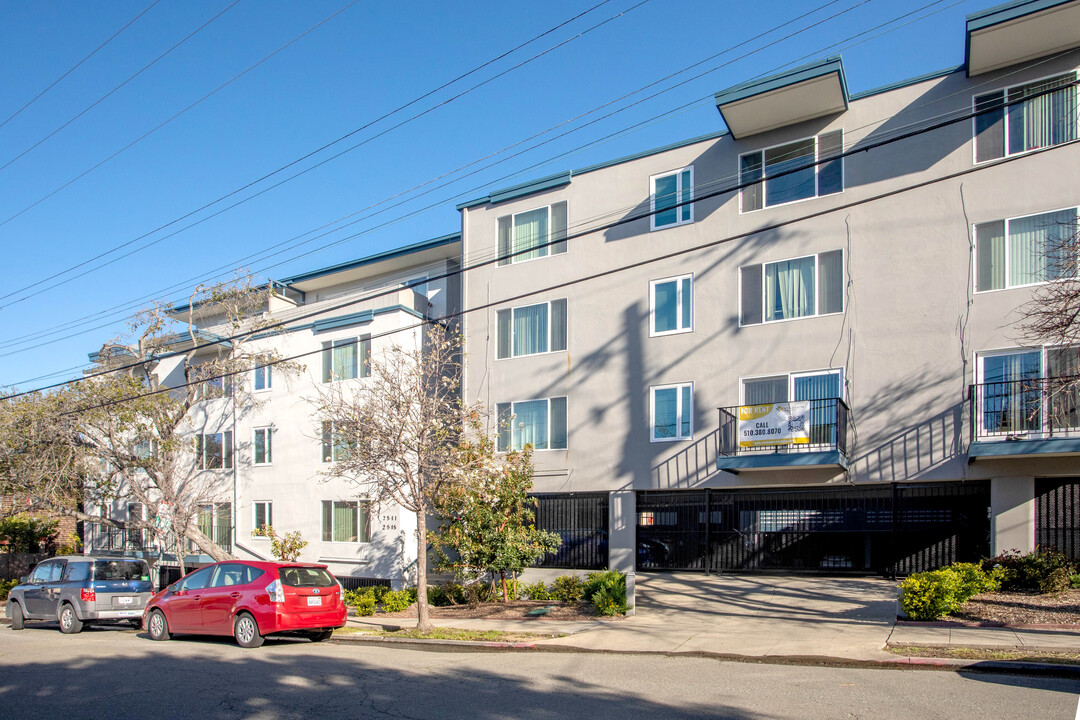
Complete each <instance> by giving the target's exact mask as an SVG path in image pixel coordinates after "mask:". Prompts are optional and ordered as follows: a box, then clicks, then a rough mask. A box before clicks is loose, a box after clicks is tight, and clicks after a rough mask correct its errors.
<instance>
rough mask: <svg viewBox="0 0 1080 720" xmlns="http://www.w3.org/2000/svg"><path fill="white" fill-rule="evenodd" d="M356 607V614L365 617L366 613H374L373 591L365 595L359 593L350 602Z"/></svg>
mask: <svg viewBox="0 0 1080 720" xmlns="http://www.w3.org/2000/svg"><path fill="white" fill-rule="evenodd" d="M352 606H353V607H354V608H356V614H357V615H359V616H361V617H367V616H368V615H374V614H375V593H369V594H367V595H361V596H360V597H359V598H357V600H356V602H355V603H353V604H352Z"/></svg>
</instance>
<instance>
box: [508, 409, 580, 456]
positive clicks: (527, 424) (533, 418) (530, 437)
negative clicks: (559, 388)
mask: <svg viewBox="0 0 1080 720" xmlns="http://www.w3.org/2000/svg"><path fill="white" fill-rule="evenodd" d="M496 414H497V416H498V419H499V444H498V449H499V451H500V452H505V451H506V450H509V449H511V448H513V449H514V450H522V449H524V447H525V446H526V445H532V447H533V450H565V449H566V398H564V397H557V398H547V399H544V400H526V401H524V402H513V403H498V404H497V405H496Z"/></svg>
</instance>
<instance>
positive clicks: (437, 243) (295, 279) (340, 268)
mask: <svg viewBox="0 0 1080 720" xmlns="http://www.w3.org/2000/svg"><path fill="white" fill-rule="evenodd" d="M456 242H461V233H459V232H458V233H451V234H449V235H443V236H442V237H437V238H433V239H431V240H424V241H423V242H418V243H413V244H412V245H403V246H401V247H397V248H394V249H392V250H387V251H385V252H381V253H376V254H375V255H368V256H367V257H362V258H359V259H357V260H349V261H348V262H343V263H339V264H337V265H330V266H329V267H324V268H319V269H318V270H312V271H311V272H306V273H302V274H300V275H293V276H292V277H288V278H283V279H281V280H277V281H276V283H277V284H278V285H284V286H289V285H293V284H294V283H299V282H305V281H307V280H314V279H316V278H320V277H324V276H326V275H333V274H334V273H339V272H344V271H345V270H353V269H355V268H358V267H364V266H365V265H374V264H375V263H378V262H383V261H385V260H393V259H394V258H399V257H404V256H405V255H412V254H413V253H418V252H423V251H425V250H432V249H434V248H438V247H443V246H445V245H452V244H453V243H456Z"/></svg>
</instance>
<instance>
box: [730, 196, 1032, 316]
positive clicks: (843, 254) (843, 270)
mask: <svg viewBox="0 0 1080 720" xmlns="http://www.w3.org/2000/svg"><path fill="white" fill-rule="evenodd" d="M1036 214H1038V213H1036ZM838 250H839V251H840V276H841V278H842V279H843V278H845V277H847V251H846V250H844V249H843V248H838ZM831 252H836V250H823V251H822V252H818V253H810V254H809V255H798V256H796V257H786V258H780V259H779V260H768V261H765V260H763V261H761V262H760V263H757V264H758V265H760V266H761V322H759V323H750V324H744V323H743V321H742V318H743V312H742V298H743V292H742V267H740V268H739V269H738V273H739V287H738V291H739V327H756V326H758V325H772V324H774V323H785V322H792V321H798V320H808V319H810V318H816V317H829V316H830V315H843V314H844V311H846V310H847V293H846V292H842V293H841V301H840V309H839V310H837V311H836V312H830V313H823V312H821V297H820V295H819V289H820V287H821V256H822V255H825V254H828V253H831ZM808 257H812V258H814V314H813V315H800V316H799V317H791V318H780V319H779V320H769V319H768V313H767V312H766V308H765V292H766V288H765V278H766V273H765V268H766V266H768V265H776V264H777V263H782V262H791V261H792V260H804V259H806V258H808Z"/></svg>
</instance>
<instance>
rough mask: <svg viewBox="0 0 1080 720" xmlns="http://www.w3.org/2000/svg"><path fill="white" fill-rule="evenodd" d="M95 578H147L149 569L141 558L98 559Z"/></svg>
mask: <svg viewBox="0 0 1080 720" xmlns="http://www.w3.org/2000/svg"><path fill="white" fill-rule="evenodd" d="M94 579H95V580H149V579H150V570H149V569H148V568H147V567H146V563H144V562H142V561H141V560H98V561H97V562H95V563H94Z"/></svg>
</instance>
